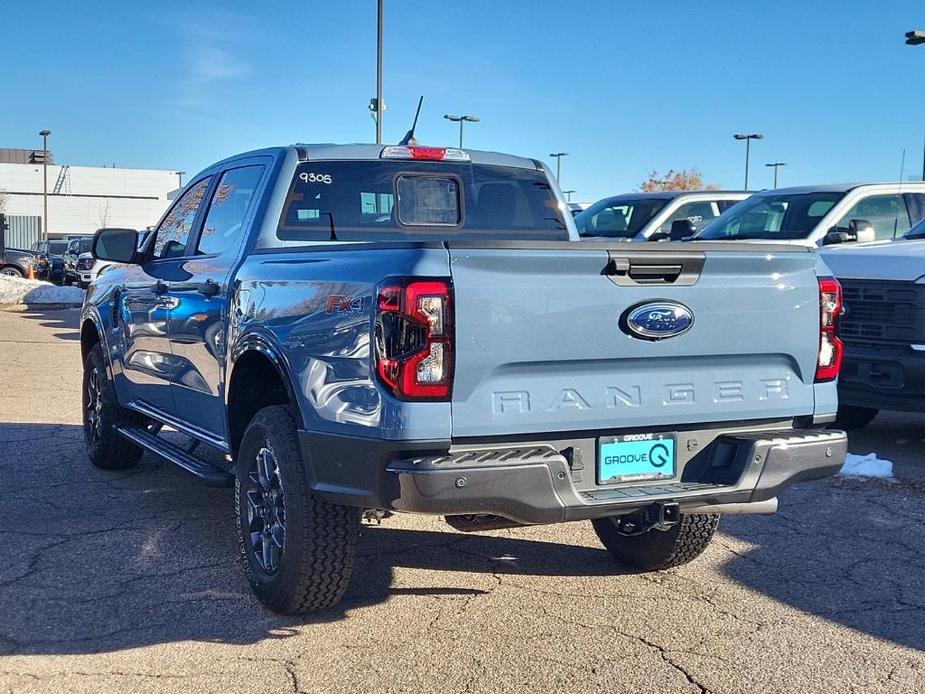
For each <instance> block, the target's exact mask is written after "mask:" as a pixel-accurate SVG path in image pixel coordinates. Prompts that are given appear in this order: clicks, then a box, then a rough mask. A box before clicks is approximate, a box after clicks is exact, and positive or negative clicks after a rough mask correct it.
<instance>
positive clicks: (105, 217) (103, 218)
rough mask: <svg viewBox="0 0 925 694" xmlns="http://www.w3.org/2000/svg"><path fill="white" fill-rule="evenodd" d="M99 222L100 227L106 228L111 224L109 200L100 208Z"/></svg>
mask: <svg viewBox="0 0 925 694" xmlns="http://www.w3.org/2000/svg"><path fill="white" fill-rule="evenodd" d="M99 222H100V226H99V227H98V228H100V229H105V228H106V227H107V226H108V225H109V200H107V201H106V204H105V205H103V206H102V207H101V208H100V216H99Z"/></svg>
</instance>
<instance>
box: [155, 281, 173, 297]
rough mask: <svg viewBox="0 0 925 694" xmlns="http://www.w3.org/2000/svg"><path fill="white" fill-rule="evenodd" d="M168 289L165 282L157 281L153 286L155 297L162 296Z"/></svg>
mask: <svg viewBox="0 0 925 694" xmlns="http://www.w3.org/2000/svg"><path fill="white" fill-rule="evenodd" d="M169 289H170V287H168V286H167V284H166V283H165V282H162V281H161V280H158V281H157V284H155V285H154V294H155V295H157V296H164V294H166V293H167V291H168V290H169Z"/></svg>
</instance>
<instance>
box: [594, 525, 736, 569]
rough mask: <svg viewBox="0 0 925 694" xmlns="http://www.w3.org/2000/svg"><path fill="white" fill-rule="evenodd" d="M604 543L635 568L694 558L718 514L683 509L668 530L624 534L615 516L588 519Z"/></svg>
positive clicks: (661, 566) (660, 566)
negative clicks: (675, 522)
mask: <svg viewBox="0 0 925 694" xmlns="http://www.w3.org/2000/svg"><path fill="white" fill-rule="evenodd" d="M591 523H592V524H593V525H594V531H595V532H596V533H597V536H598V538H600V540H601V542H602V543H603V545H604V547H606V548H607V550H608V551H609V552H610V553H611V554H612V555H613V556H614V558H615V559H616V560H617V561H618V562H620V563H621V564H623V565H625V566H628V567H630V568H633V569H637V570H639V571H658V570H659V569H670V568H672V567H674V566H681V565H682V564H686V563H687V562H689V561H691V560H692V559H696V558H697V557H699V556H700V554H701V553H702V552H703V550H705V549H706V548H707V545H709V544H710V540H711V539H713V534H714V533H715V532H716V526H717V525H719V516H718V515H715V514H705V513H694V514H690V513H684V514H681V519H680V520H679V521H678V523H677V524H676V525H673V526H671V527H670V528H668V530H658V529H652V530H649V531H647V532H644V533H641V534H628V530H627V529H626V528H625V527H624V524H623V523H622V522H621V520H620V518H619V517H616V518H598V519H596V520H593V521H591Z"/></svg>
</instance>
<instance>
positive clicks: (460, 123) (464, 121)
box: [443, 113, 479, 149]
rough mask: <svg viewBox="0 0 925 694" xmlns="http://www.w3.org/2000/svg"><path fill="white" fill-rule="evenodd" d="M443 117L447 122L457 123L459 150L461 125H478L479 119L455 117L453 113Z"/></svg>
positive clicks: (476, 117)
mask: <svg viewBox="0 0 925 694" xmlns="http://www.w3.org/2000/svg"><path fill="white" fill-rule="evenodd" d="M443 117H444V118H446V119H447V120H448V121H453V122H454V123H456V122H457V121H458V122H459V148H460V149H462V142H463V138H462V136H463V123H466V122H468V123H478V122H479V117H478V116H457V115H456V114H453V113H447V114H446V115H445V116H443Z"/></svg>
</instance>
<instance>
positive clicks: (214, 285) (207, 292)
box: [196, 278, 221, 296]
mask: <svg viewBox="0 0 925 694" xmlns="http://www.w3.org/2000/svg"><path fill="white" fill-rule="evenodd" d="M220 289H221V285H219V283H218V282H216V281H215V280H213V279H211V278H210V279H207V280H206V281H205V282H203V283H202V284H200V285H199V286H198V287H197V288H196V291H197V292H199V293H200V294H202V295H203V296H215V295H216V294H218V292H219V290H220Z"/></svg>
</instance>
